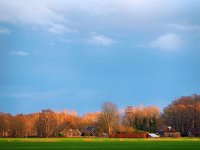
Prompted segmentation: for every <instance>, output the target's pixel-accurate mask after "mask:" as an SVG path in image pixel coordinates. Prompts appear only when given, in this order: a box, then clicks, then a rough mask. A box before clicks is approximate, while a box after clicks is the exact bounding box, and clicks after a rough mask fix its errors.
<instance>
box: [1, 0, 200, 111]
mask: <svg viewBox="0 0 200 150" xmlns="http://www.w3.org/2000/svg"><path fill="white" fill-rule="evenodd" d="M199 16H200V1H199V0H109V1H108V0H84V1H81V0H17V1H13V0H0V111H1V112H7V113H11V114H18V113H32V112H39V111H41V110H42V109H47V108H50V109H53V110H55V111H62V110H64V109H68V110H77V112H78V113H79V114H80V115H82V114H84V113H86V112H94V111H99V110H100V109H101V105H102V103H103V102H105V101H110V102H113V103H115V104H117V105H118V107H119V108H120V109H123V108H125V107H126V106H128V105H131V106H132V105H137V106H139V105H142V106H148V105H156V106H158V107H160V109H161V110H162V109H163V108H164V107H166V106H167V105H169V104H170V103H171V102H172V101H173V100H174V99H176V98H179V97H181V96H188V95H192V94H195V93H196V94H200V17H199Z"/></svg>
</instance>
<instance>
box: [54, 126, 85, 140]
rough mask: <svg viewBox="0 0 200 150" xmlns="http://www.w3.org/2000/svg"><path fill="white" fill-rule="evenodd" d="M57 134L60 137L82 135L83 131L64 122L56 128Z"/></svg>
mask: <svg viewBox="0 0 200 150" xmlns="http://www.w3.org/2000/svg"><path fill="white" fill-rule="evenodd" d="M56 135H57V136H59V137H80V136H81V132H80V131H79V130H78V129H77V128H75V127H74V126H73V125H71V124H68V123H63V124H62V125H60V126H59V127H58V128H57V129H56Z"/></svg>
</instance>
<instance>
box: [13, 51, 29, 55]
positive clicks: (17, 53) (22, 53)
mask: <svg viewBox="0 0 200 150" xmlns="http://www.w3.org/2000/svg"><path fill="white" fill-rule="evenodd" d="M10 55H16V56H28V55H30V53H28V52H26V51H11V52H10Z"/></svg>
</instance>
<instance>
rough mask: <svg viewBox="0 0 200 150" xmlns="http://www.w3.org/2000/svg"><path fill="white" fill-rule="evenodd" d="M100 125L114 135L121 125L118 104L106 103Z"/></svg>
mask: <svg viewBox="0 0 200 150" xmlns="http://www.w3.org/2000/svg"><path fill="white" fill-rule="evenodd" d="M98 122H99V125H100V127H101V128H102V130H104V131H105V132H106V133H108V134H112V133H113V132H114V130H115V129H116V128H117V126H118V123H119V111H118V108H117V106H116V104H114V103H111V102H105V103H103V105H102V112H101V113H100V115H99V121H98Z"/></svg>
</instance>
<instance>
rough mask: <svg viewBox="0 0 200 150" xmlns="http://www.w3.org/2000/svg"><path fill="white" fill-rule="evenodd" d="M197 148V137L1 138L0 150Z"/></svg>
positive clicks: (198, 143)
mask: <svg viewBox="0 0 200 150" xmlns="http://www.w3.org/2000/svg"><path fill="white" fill-rule="evenodd" d="M30 149H32V150H71V149H74V150H83V149H84V150H87V149H90V150H115V149H117V150H124V149H127V150H130V149H133V150H143V149H144V150H158V149H161V150H179V149H180V150H185V149H190V150H199V149H200V139H199V138H179V139H109V138H107V139H103V138H62V139H58V138H41V139H40V138H16V139H15V138H5V139H3V138H1V139H0V150H30Z"/></svg>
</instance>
